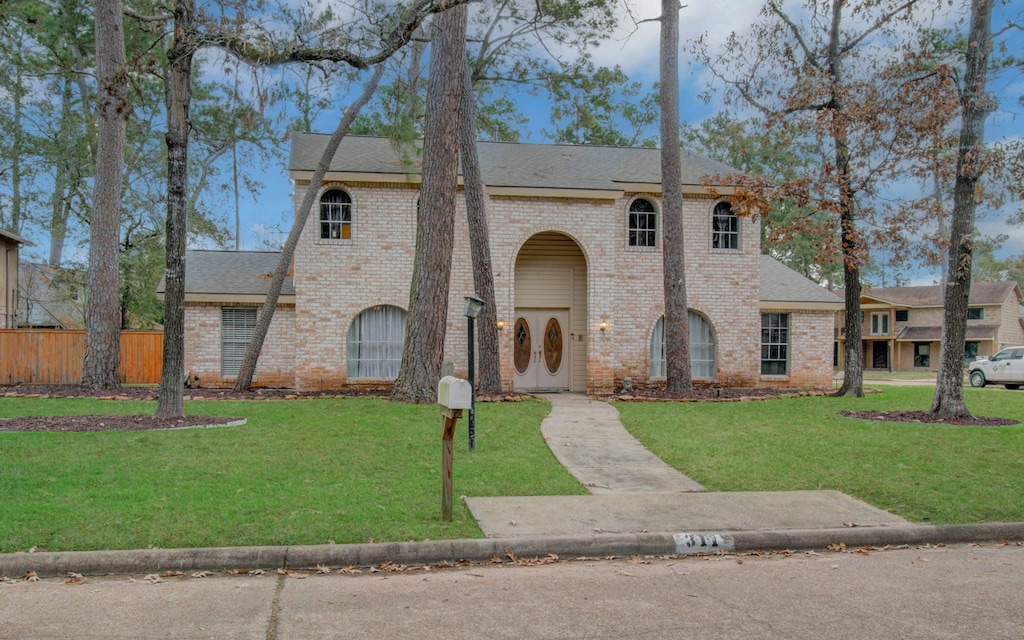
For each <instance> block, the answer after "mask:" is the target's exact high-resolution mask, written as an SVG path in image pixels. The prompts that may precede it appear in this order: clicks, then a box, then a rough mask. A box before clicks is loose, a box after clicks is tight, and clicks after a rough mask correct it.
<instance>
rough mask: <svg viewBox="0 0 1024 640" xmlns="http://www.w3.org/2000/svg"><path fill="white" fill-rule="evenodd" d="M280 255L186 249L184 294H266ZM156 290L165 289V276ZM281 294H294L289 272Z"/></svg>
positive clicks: (265, 252) (271, 252) (161, 290)
mask: <svg viewBox="0 0 1024 640" xmlns="http://www.w3.org/2000/svg"><path fill="white" fill-rule="evenodd" d="M280 256H281V253H280V252H279V251H205V250H194V251H186V252H185V294H186V295H188V294H190V293H191V294H201V293H222V294H235V295H266V294H267V290H268V289H269V288H270V274H272V273H273V272H274V269H275V268H276V267H277V261H278V258H280ZM157 291H158V292H160V293H163V291H164V279H163V278H161V279H160V284H159V285H157ZM281 295H287V296H290V295H295V286H294V284H293V283H292V277H291V276H290V275H289V276H286V277H285V279H284V283H283V284H282V285H281Z"/></svg>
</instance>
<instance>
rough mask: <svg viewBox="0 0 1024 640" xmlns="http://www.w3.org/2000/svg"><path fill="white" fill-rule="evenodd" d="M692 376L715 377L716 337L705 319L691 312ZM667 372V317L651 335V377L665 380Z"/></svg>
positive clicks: (689, 315) (660, 320) (661, 320)
mask: <svg viewBox="0 0 1024 640" xmlns="http://www.w3.org/2000/svg"><path fill="white" fill-rule="evenodd" d="M688 317H689V325H690V375H691V376H692V377H694V378H714V377H715V336H714V334H713V333H712V332H711V325H709V324H708V323H707V322H706V321H705V320H704V317H703V316H701V315H700V314H699V313H695V312H693V311H690V312H689V314H688ZM665 375H666V372H665V317H664V316H662V317H661V319H659V320H658V323H657V324H655V325H654V331H653V332H652V333H651V377H652V378H664V377H665Z"/></svg>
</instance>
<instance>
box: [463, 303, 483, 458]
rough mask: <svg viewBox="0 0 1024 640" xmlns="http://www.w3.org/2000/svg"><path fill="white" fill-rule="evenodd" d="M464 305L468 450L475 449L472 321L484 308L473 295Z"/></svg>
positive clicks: (474, 359)
mask: <svg viewBox="0 0 1024 640" xmlns="http://www.w3.org/2000/svg"><path fill="white" fill-rule="evenodd" d="M465 300H466V306H465V307H464V308H463V313H464V314H465V315H466V318H467V319H468V322H469V326H468V330H467V332H466V335H467V336H468V338H469V394H470V395H469V398H470V400H469V450H470V451H476V382H475V381H474V380H473V369H474V365H475V363H476V358H475V354H474V340H473V321H474V320H476V317H477V316H478V315H480V311H481V310H482V309H483V308H484V301H483V300H481V299H480V298H478V297H476V296H475V295H472V296H466V298H465Z"/></svg>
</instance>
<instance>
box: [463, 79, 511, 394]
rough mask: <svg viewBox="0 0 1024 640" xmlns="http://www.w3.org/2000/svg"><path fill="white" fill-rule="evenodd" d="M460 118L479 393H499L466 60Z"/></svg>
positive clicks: (487, 238)
mask: <svg viewBox="0 0 1024 640" xmlns="http://www.w3.org/2000/svg"><path fill="white" fill-rule="evenodd" d="M462 75H463V84H462V117H461V118H460V121H461V125H460V127H459V150H460V155H461V157H462V183H463V184H464V185H465V195H466V217H467V219H468V220H469V248H470V252H471V253H472V256H473V288H475V289H476V295H477V296H478V297H479V298H480V299H481V300H483V301H484V303H485V304H484V308H483V309H482V310H481V311H480V316H479V317H478V318H477V320H479V322H477V323H476V338H477V344H478V348H477V353H478V354H479V356H480V390H481V391H483V392H485V393H500V392H501V352H500V350H499V347H498V309H497V306H496V304H495V297H494V272H493V270H492V268H491V235H490V233H489V231H488V230H487V192H486V191H485V189H484V181H483V177H482V176H481V175H480V158H479V155H478V154H477V148H476V95H475V94H474V93H473V81H472V78H471V77H470V70H469V61H468V60H466V61H465V64H464V66H463V74H462Z"/></svg>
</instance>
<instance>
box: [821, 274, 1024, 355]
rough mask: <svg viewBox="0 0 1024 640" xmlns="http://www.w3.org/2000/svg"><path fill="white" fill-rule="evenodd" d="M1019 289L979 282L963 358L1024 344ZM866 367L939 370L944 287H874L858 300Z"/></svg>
mask: <svg viewBox="0 0 1024 640" xmlns="http://www.w3.org/2000/svg"><path fill="white" fill-rule="evenodd" d="M1021 301H1022V296H1021V290H1020V287H1018V286H1017V284H1016V283H1015V282H975V283H973V284H972V285H971V293H970V298H969V300H968V308H967V341H966V345H965V349H964V361H965V362H968V361H970V360H973V359H974V358H976V357H977V356H990V355H992V354H994V353H996V352H997V351H999V350H1000V349H1002V348H1003V347H1005V346H1009V345H1021V344H1024V321H1022V319H1021V314H1022V308H1021ZM860 304H861V311H862V313H863V315H864V318H863V324H862V325H861V342H862V344H863V349H864V351H863V357H864V368H865V369H869V370H870V369H874V370H889V371H928V370H931V371H936V370H938V368H939V348H940V347H941V346H942V343H941V336H942V315H943V306H942V288H941V287H940V286H939V285H932V286H924V287H876V288H872V289H865V291H864V293H863V295H861V299H860ZM843 326H844V319H843V314H842V313H840V314H837V315H836V327H837V329H836V335H837V343H836V362H837V364H839V363H840V362H841V358H842V354H843V342H844V337H843V335H842V332H841V328H842V327H843Z"/></svg>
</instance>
